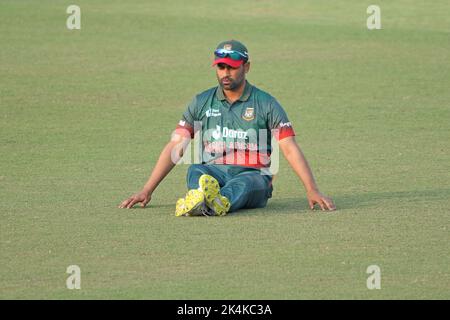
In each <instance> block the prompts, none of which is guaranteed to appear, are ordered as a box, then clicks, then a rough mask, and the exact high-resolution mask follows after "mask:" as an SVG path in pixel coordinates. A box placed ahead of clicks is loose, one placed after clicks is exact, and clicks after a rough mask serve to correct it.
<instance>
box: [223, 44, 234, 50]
mask: <svg viewBox="0 0 450 320" xmlns="http://www.w3.org/2000/svg"><path fill="white" fill-rule="evenodd" d="M232 47H233V46H232V45H231V43H227V44H225V45H224V46H223V48H224V49H225V50H231V49H232Z"/></svg>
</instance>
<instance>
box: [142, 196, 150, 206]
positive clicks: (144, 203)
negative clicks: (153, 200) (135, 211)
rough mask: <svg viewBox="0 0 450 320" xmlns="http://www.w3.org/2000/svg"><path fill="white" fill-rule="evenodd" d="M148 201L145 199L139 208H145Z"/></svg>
mask: <svg viewBox="0 0 450 320" xmlns="http://www.w3.org/2000/svg"><path fill="white" fill-rule="evenodd" d="M149 201H150V199H148V198H146V199H145V200H144V201H142V203H141V207H142V208H145V206H146V205H147V203H148V202H149Z"/></svg>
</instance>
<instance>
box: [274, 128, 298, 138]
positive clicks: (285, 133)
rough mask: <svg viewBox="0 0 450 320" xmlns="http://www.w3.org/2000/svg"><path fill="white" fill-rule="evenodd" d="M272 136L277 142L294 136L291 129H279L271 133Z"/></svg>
mask: <svg viewBox="0 0 450 320" xmlns="http://www.w3.org/2000/svg"><path fill="white" fill-rule="evenodd" d="M273 135H274V137H275V139H277V141H280V140H283V139H284V138H287V137H293V136H295V131H294V129H293V128H292V127H281V128H277V129H275V130H274V131H273Z"/></svg>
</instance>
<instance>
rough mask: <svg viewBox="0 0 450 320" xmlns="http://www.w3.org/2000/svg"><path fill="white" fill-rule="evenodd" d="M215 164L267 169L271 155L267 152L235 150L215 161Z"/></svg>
mask: <svg viewBox="0 0 450 320" xmlns="http://www.w3.org/2000/svg"><path fill="white" fill-rule="evenodd" d="M214 163H215V164H233V165H238V166H244V167H252V168H267V167H269V163H270V155H269V154H267V153H266V152H258V151H249V150H245V152H244V151H243V150H234V151H233V152H230V153H227V154H226V155H225V156H223V157H221V158H218V159H215V160H214Z"/></svg>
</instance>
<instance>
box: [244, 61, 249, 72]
mask: <svg viewBox="0 0 450 320" xmlns="http://www.w3.org/2000/svg"><path fill="white" fill-rule="evenodd" d="M244 68H245V73H247V72H249V71H250V61H247V62H246V63H245V64H244Z"/></svg>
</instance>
